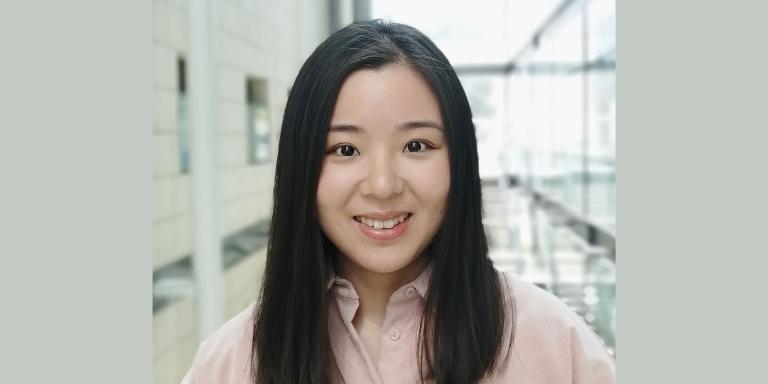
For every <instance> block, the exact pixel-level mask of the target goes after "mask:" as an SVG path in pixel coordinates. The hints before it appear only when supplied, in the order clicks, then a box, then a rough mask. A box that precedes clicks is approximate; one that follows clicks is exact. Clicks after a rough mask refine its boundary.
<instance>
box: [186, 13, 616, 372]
mask: <svg viewBox="0 0 768 384" xmlns="http://www.w3.org/2000/svg"><path fill="white" fill-rule="evenodd" d="M275 174H276V177H275V190H274V199H275V204H274V212H273V218H272V226H271V232H270V242H269V248H268V253H267V266H266V271H265V277H264V281H263V285H262V291H261V297H260V299H259V300H258V302H257V303H255V304H254V305H253V306H252V307H249V308H248V309H247V310H246V311H244V312H243V313H241V314H240V315H238V316H237V317H235V318H234V319H232V320H230V321H229V322H228V323H227V324H226V325H224V326H223V327H222V328H221V329H220V330H219V331H217V332H216V333H215V334H214V335H212V336H211V337H210V338H209V339H208V340H206V341H205V342H204V343H203V344H202V345H201V346H200V348H199V350H198V353H197V356H196V357H195V360H194V363H193V366H192V368H191V369H190V371H189V372H188V374H187V376H186V377H185V378H184V382H186V383H193V382H195V383H249V382H256V383H331V382H334V383H335V382H346V383H416V382H436V383H472V382H496V383H510V382H520V383H612V382H613V381H614V376H615V375H614V364H613V361H612V359H611V358H610V357H609V355H608V354H607V352H606V351H605V349H604V348H603V347H602V346H601V344H600V342H599V341H598V339H597V338H596V337H595V335H594V334H593V333H592V332H591V331H590V330H589V328H588V327H587V326H586V325H585V324H584V323H583V322H582V321H581V320H580V319H579V318H578V317H577V316H576V315H575V314H574V313H572V312H571V311H570V310H569V309H568V308H567V307H566V306H564V305H563V304H562V303H560V302H559V301H558V300H557V299H556V298H554V297H553V296H551V295H550V294H548V293H545V292H544V291H542V290H540V289H538V288H536V287H534V286H532V285H530V284H528V283H525V282H522V281H520V280H518V279H517V278H515V277H513V276H509V275H505V274H500V273H498V272H497V271H496V270H495V268H494V266H493V264H492V263H491V261H490V259H489V258H488V246H487V242H486V237H485V232H484V230H483V225H482V214H481V206H482V205H481V193H480V178H479V174H478V159H477V142H476V138H475V130H474V126H473V124H472V118H471V112H470V108H469V104H468V102H467V98H466V95H465V94H464V90H463V89H462V87H461V83H460V82H459V80H458V78H457V77H456V74H455V72H454V70H453V69H452V67H451V66H450V64H449V62H448V60H447V59H446V58H445V56H444V55H443V54H442V53H441V52H440V50H439V49H438V48H437V47H436V46H435V45H434V44H433V43H432V42H431V41H430V40H429V39H428V38H427V37H426V36H424V35H423V34H422V33H420V32H419V31H417V30H415V29H414V28H412V27H409V26H406V25H402V24H393V23H392V24H388V23H383V22H379V21H374V22H365V23H357V24H352V25H350V26H348V27H346V28H343V29H342V30H340V31H338V32H337V33H335V34H333V35H332V36H331V37H329V38H328V39H327V40H326V41H325V42H323V43H322V44H321V45H320V46H319V47H318V48H317V49H316V50H315V52H314V53H313V54H312V55H311V56H310V57H309V58H308V59H307V61H306V62H305V64H304V66H303V67H302V69H301V71H300V72H299V74H298V77H297V79H296V81H295V83H294V86H293V88H292V89H291V93H290V96H289V98H288V103H287V106H286V110H285V117H284V120H283V125H282V129H281V134H280V144H279V150H278V158H277V167H276V173H275Z"/></svg>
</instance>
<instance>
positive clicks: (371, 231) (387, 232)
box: [355, 214, 413, 240]
mask: <svg viewBox="0 0 768 384" xmlns="http://www.w3.org/2000/svg"><path fill="white" fill-rule="evenodd" d="M412 216H413V214H408V217H406V218H405V220H404V221H403V222H401V223H399V224H397V225H395V226H394V227H392V228H389V229H387V228H381V229H375V228H373V227H370V226H368V225H366V224H363V223H361V222H359V221H357V220H355V223H357V225H358V227H360V232H362V233H363V234H364V235H366V236H368V237H370V238H372V239H374V240H392V239H395V238H397V237H400V236H401V235H402V234H403V233H405V230H406V229H408V226H409V225H410V223H411V217H412Z"/></svg>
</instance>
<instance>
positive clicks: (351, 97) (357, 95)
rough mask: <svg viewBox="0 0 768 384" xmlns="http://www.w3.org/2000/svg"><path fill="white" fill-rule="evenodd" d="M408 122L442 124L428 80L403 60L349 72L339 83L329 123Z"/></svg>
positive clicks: (360, 125)
mask: <svg viewBox="0 0 768 384" xmlns="http://www.w3.org/2000/svg"><path fill="white" fill-rule="evenodd" d="M409 122H410V123H414V124H416V125H418V124H419V122H421V123H425V124H422V125H436V126H437V127H438V128H441V127H442V125H443V122H442V116H441V114H440V106H439V104H438V101H437V98H435V96H434V94H433V92H432V89H431V88H430V86H429V84H428V83H427V82H426V80H424V78H423V77H422V76H421V74H419V73H418V72H416V71H415V70H413V69H412V68H410V67H408V66H406V65H403V64H388V65H385V66H383V67H381V68H377V69H363V70H358V71H355V72H353V73H352V74H350V75H349V76H348V77H347V79H346V80H345V81H344V83H343V84H342V87H341V90H340V91H339V95H338V97H337V100H336V105H335V107H334V111H333V115H332V118H331V126H341V125H348V126H357V127H368V126H376V125H386V126H388V127H402V126H407V125H408V124H409ZM430 123H432V124H430ZM414 124H411V125H414Z"/></svg>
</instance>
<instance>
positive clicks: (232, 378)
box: [181, 304, 256, 384]
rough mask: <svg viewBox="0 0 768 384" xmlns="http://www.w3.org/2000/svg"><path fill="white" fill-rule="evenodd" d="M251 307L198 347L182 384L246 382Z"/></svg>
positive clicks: (249, 359) (248, 360) (253, 313)
mask: <svg viewBox="0 0 768 384" xmlns="http://www.w3.org/2000/svg"><path fill="white" fill-rule="evenodd" d="M255 306H256V305H255V304H251V305H249V306H248V307H247V308H245V309H244V310H243V311H242V312H240V313H239V314H237V315H236V316H235V317H233V318H231V319H229V320H228V321H227V322H226V323H224V324H223V325H222V326H221V327H219V329H217V330H216V331H215V332H214V333H213V334H211V336H209V337H208V338H206V339H205V340H204V341H203V342H202V343H200V346H199V347H198V349H197V353H196V354H195V358H194V360H193V361H192V366H191V367H190V368H189V371H188V372H187V374H186V375H185V376H184V378H183V379H182V381H181V382H182V384H192V383H223V384H225V383H232V384H234V383H248V382H250V374H251V370H250V367H251V340H252V336H253V321H254V316H255V311H254V308H255Z"/></svg>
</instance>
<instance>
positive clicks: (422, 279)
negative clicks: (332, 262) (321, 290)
mask: <svg viewBox="0 0 768 384" xmlns="http://www.w3.org/2000/svg"><path fill="white" fill-rule="evenodd" d="M431 277H432V262H429V264H427V266H426V267H425V268H424V270H423V271H421V273H420V274H419V276H418V277H416V279H414V280H413V281H411V282H409V283H407V284H405V285H404V286H412V287H414V288H415V289H416V291H417V292H418V293H419V295H421V297H427V291H428V290H429V282H430V280H431ZM334 285H338V286H340V287H343V288H346V289H343V290H344V291H350V293H351V294H352V295H353V296H354V297H352V298H354V299H357V298H359V297H357V293H356V292H355V290H354V287H352V283H351V282H350V281H349V280H347V279H345V278H343V277H341V276H338V275H336V272H335V271H334V270H333V269H331V276H330V277H329V278H328V283H327V284H326V291H327V290H330V289H331V288H333V286H334ZM400 288H402V287H400Z"/></svg>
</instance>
